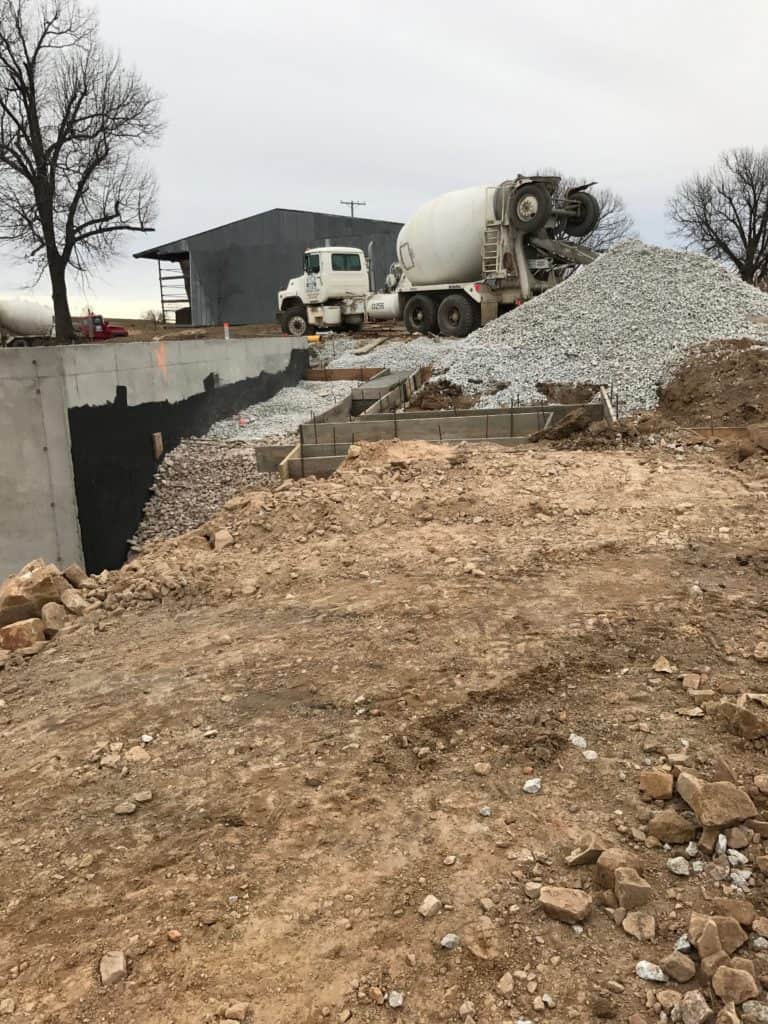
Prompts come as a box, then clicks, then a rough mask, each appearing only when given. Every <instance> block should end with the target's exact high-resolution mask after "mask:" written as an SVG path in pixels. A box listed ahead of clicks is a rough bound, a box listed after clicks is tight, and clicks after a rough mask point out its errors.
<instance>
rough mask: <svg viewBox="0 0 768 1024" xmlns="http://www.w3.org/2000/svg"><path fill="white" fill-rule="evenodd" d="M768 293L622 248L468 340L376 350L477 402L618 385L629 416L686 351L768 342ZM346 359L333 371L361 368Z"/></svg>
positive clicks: (703, 264)
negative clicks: (441, 378) (430, 372)
mask: <svg viewBox="0 0 768 1024" xmlns="http://www.w3.org/2000/svg"><path fill="white" fill-rule="evenodd" d="M754 317H758V318H760V317H763V318H765V317H768V296H767V295H765V294H763V293H762V292H760V291H758V289H756V288H754V287H752V286H751V285H748V284H745V283H744V282H742V281H740V280H739V278H737V277H736V276H735V275H734V274H732V273H730V272H728V271H727V270H725V269H723V268H722V267H720V266H718V265H717V264H716V263H714V262H713V261H712V260H710V259H709V258H708V257H706V256H700V255H697V254H693V253H685V252H680V251H677V250H673V249H662V248H658V247H655V246H650V245H646V244H645V243H643V242H639V241H627V242H622V243H620V244H619V245H617V246H615V247H614V248H613V249H611V250H610V251H609V252H608V253H606V254H605V255H604V256H601V257H600V258H599V259H598V260H596V261H595V263H593V264H592V265H591V266H588V267H584V268H583V269H582V270H580V271H579V272H578V273H577V274H574V275H573V277H571V278H569V279H568V280H566V281H565V282H564V283H563V284H561V285H559V286H558V287H556V288H553V289H552V290H551V291H549V292H547V293H545V294H544V295H541V296H538V297H537V298H535V299H533V300H531V301H530V302H528V303H526V304H525V305H524V306H522V307H521V308H520V309H517V310H514V311H513V312H511V313H507V314H505V315H504V316H502V317H499V318H498V319H497V320H494V321H492V322H491V323H489V324H487V325H486V326H485V327H482V328H480V330H478V331H475V332H474V333H473V334H471V335H469V336H468V337H467V338H464V339H462V340H457V341H452V340H433V339H429V338H414V339H413V340H411V341H408V342H400V343H392V344H385V345H382V346H381V347H380V348H378V349H376V355H377V363H379V364H382V363H383V364H384V365H386V366H387V367H388V368H389V369H391V370H400V369H407V368H410V367H414V368H415V367H417V366H421V365H427V364H431V365H432V366H433V367H434V368H435V369H436V370H438V369H439V370H445V371H447V372H446V376H447V377H448V379H449V380H451V381H452V382H454V383H455V384H460V385H461V386H462V387H463V388H464V389H465V391H469V392H473V391H474V392H483V391H485V390H486V389H488V388H490V387H491V386H492V385H494V384H498V383H499V382H504V383H505V384H506V387H505V388H504V389H502V390H500V391H498V392H497V393H495V394H488V395H483V397H482V398H481V399H480V400H479V402H478V405H479V406H481V407H493V406H499V405H501V406H503V405H508V404H509V403H510V402H511V401H513V400H515V399H516V398H518V397H519V398H520V399H521V400H522V401H540V400H541V395H540V393H539V392H538V391H537V388H536V385H537V384H538V383H539V382H541V381H554V382H561V383H568V382H573V381H579V382H587V381H588V382H592V383H597V384H613V385H614V386H615V387H616V388H617V389H618V392H619V396H620V399H621V404H622V410H623V411H630V410H633V409H640V408H651V407H653V406H654V405H655V404H656V400H657V389H658V386H659V385H661V384H664V383H665V382H666V381H667V379H668V378H669V376H670V374H671V372H672V371H673V370H674V368H675V367H676V366H677V365H678V364H679V362H680V361H681V360H682V359H684V358H685V356H686V355H687V353H688V351H689V350H690V349H691V348H692V347H693V346H694V345H697V344H699V343H701V342H705V341H710V340H714V339H718V338H734V337H735V338H752V339H754V340H756V341H761V342H765V341H768V323H756V322H755V320H754V319H753V318H754ZM364 358H365V357H355V356H353V355H351V354H348V353H347V354H344V355H341V356H339V357H338V358H337V359H335V360H334V361H333V362H332V363H331V365H332V366H356V365H361V362H362V360H363V359H364Z"/></svg>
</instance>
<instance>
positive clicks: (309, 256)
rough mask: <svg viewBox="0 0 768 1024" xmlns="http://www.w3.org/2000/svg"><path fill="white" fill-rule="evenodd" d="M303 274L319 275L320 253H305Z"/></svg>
mask: <svg viewBox="0 0 768 1024" xmlns="http://www.w3.org/2000/svg"><path fill="white" fill-rule="evenodd" d="M304 273H305V274H319V273H320V253H319V252H305V253H304Z"/></svg>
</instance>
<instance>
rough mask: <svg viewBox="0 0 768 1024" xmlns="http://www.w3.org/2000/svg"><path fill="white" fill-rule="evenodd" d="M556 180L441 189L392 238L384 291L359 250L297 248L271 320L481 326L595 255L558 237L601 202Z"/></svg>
mask: <svg viewBox="0 0 768 1024" xmlns="http://www.w3.org/2000/svg"><path fill="white" fill-rule="evenodd" d="M594 184H595V182H590V183H589V184H585V185H581V186H578V187H577V188H572V189H569V190H568V191H567V192H565V193H563V192H562V190H561V188H560V178H559V177H555V176H544V175H538V176H535V177H523V176H518V177H517V178H515V179H514V180H510V181H504V182H502V183H501V184H500V185H497V186H492V185H491V186H484V185H480V186H477V187H474V188H465V189H460V190H458V191H455V192H447V193H445V195H442V196H439V197H438V198H437V199H433V200H431V201H430V202H428V203H426V204H425V205H424V206H422V207H421V208H420V209H419V210H417V211H416V213H415V214H414V215H413V217H412V218H411V219H410V220H409V221H408V223H407V224H405V225H404V226H403V228H402V229H401V231H400V234H399V235H398V239H397V256H398V260H397V262H396V263H393V264H392V267H391V268H390V272H389V274H388V275H387V282H386V287H385V288H384V289H383V290H381V291H378V292H373V291H372V290H371V288H370V285H369V275H368V267H367V264H366V259H365V254H364V253H363V251H362V250H361V249H354V248H349V247H345V246H323V247H319V248H314V249H308V250H307V251H306V252H305V253H304V273H303V275H302V276H301V277H297V278H294V279H292V280H291V281H289V282H288V286H287V288H285V289H284V290H283V291H280V292H278V319H279V322H280V325H281V327H282V329H283V330H284V331H285V332H286V333H287V334H291V335H301V334H306V333H307V331H308V330H309V329H310V328H315V329H316V328H319V327H330V328H336V329H342V330H343V329H347V330H349V329H355V328H359V327H361V326H362V324H363V322H364V321H365V320H366V319H367V320H374V321H377V320H402V321H403V323H404V325H405V329H406V330H407V331H411V332H420V333H439V334H441V335H444V336H446V337H451V338H463V337H465V336H466V335H467V334H469V333H470V332H471V331H473V330H474V329H475V328H476V327H478V326H480V325H481V324H485V323H488V321H489V320H492V319H493V318H494V317H497V316H499V315H500V314H501V313H505V312H507V311H508V310H510V309H513V308H514V307H515V306H517V305H519V304H520V303H521V302H524V301H525V300H526V299H529V298H531V297H533V296H535V295H538V294H540V293H541V292H544V291H546V290H547V289H549V288H552V287H554V286H555V285H556V284H559V283H560V282H561V281H562V280H563V277H564V276H565V274H566V272H567V271H570V270H572V269H573V268H574V267H575V266H577V265H579V264H586V263H591V262H592V261H593V260H594V259H595V258H596V256H597V253H596V252H594V251H593V250H591V249H589V248H587V247H586V246H584V245H581V244H579V243H575V242H566V241H564V240H563V237H562V236H563V235H567V236H569V237H570V238H577V239H578V238H583V237H584V236H585V235H588V234H589V233H590V232H591V231H592V230H593V229H594V228H595V227H596V225H597V222H598V220H599V218H600V207H599V205H598V203H597V200H596V199H595V197H594V196H593V195H592V194H591V192H589V191H588V189H589V188H590V187H591V185H594Z"/></svg>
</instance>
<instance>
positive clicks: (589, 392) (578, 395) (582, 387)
mask: <svg viewBox="0 0 768 1024" xmlns="http://www.w3.org/2000/svg"><path fill="white" fill-rule="evenodd" d="M536 390H537V391H538V392H539V393H540V394H542V395H544V397H545V398H546V399H547V401H548V402H555V403H556V404H562V405H578V404H579V403H581V402H591V401H592V399H593V398H594V397H595V395H596V394H597V392H598V391H599V390H600V387H599V385H597V384H557V383H555V382H554V381H542V382H541V383H540V384H537V385H536Z"/></svg>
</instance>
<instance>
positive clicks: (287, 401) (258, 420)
mask: <svg viewBox="0 0 768 1024" xmlns="http://www.w3.org/2000/svg"><path fill="white" fill-rule="evenodd" d="M356 387H358V382H357V381H352V380H336V381H308V380H302V381H299V383H298V384H297V385H296V386H295V387H291V388H282V389H281V390H280V391H278V392H277V394H276V395H273V396H272V398H268V399H267V401H266V402H257V403H256V405H249V406H248V408H247V409H242V410H241V411H240V412H239V413H237V414H235V415H234V416H231V417H229V418H228V419H226V420H219V422H218V423H214V424H213V426H212V427H211V429H210V430H209V431H208V433H207V434H206V437H208V438H209V439H211V440H214V441H226V440H238V441H261V442H263V443H266V444H282V443H284V442H287V441H289V440H292V439H293V438H294V437H295V435H296V433H297V431H298V429H299V427H300V426H301V424H302V423H306V422H307V421H308V420H310V419H312V416H313V414H315V415H319V414H320V413H322V412H325V411H326V410H327V409H330V408H331V407H332V406H334V405H336V403H337V402H341V401H342V400H343V399H344V398H346V397H347V395H348V394H349V392H350V391H351V390H352V389H353V388H356Z"/></svg>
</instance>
